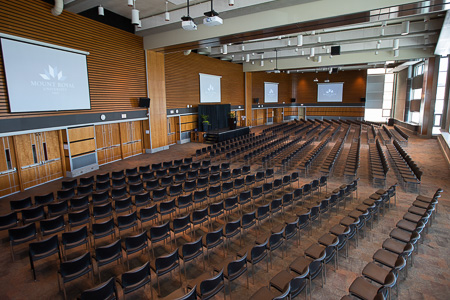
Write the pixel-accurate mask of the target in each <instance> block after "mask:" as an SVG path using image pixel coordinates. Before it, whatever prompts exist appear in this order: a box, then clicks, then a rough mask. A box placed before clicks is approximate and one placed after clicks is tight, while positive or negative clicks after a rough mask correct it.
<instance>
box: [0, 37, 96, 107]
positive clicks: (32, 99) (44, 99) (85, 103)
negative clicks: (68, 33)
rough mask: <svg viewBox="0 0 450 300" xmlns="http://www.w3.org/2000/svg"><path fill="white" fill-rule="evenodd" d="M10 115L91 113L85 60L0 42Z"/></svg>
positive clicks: (75, 54)
mask: <svg viewBox="0 0 450 300" xmlns="http://www.w3.org/2000/svg"><path fill="white" fill-rule="evenodd" d="M1 45H2V52H3V63H4V66H5V74H6V84H7V88H8V97H9V106H10V111H11V112H35V111H58V110H78V109H90V108H91V101H90V96H89V81H88V75H87V64H86V56H85V55H83V54H77V53H73V52H68V51H62V50H57V49H53V48H48V47H43V46H37V45H32V44H28V43H23V42H17V41H13V40H9V39H1Z"/></svg>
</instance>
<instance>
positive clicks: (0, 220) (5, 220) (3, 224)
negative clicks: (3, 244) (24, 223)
mask: <svg viewBox="0 0 450 300" xmlns="http://www.w3.org/2000/svg"><path fill="white" fill-rule="evenodd" d="M18 224H19V219H18V218H17V212H15V211H13V212H10V213H8V214H6V215H2V216H0V231H1V230H6V229H10V228H14V227H17V225H18Z"/></svg>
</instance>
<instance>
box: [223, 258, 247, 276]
mask: <svg viewBox="0 0 450 300" xmlns="http://www.w3.org/2000/svg"><path fill="white" fill-rule="evenodd" d="M227 269H228V278H229V279H230V280H232V278H233V277H234V278H237V277H238V276H240V275H241V274H242V273H243V272H245V270H247V253H245V255H244V256H242V257H240V258H239V259H236V260H234V261H232V262H230V263H228V265H227Z"/></svg>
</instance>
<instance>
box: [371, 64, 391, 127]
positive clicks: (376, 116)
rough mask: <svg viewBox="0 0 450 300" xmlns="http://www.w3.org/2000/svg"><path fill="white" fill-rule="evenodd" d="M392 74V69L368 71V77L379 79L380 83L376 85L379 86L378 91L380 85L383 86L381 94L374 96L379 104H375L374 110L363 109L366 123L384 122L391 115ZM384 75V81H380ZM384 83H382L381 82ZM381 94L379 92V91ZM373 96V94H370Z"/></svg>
mask: <svg viewBox="0 0 450 300" xmlns="http://www.w3.org/2000/svg"><path fill="white" fill-rule="evenodd" d="M391 72H392V69H385V68H377V69H368V70H367V74H368V75H375V76H378V75H379V76H378V77H381V79H380V80H381V81H380V82H377V83H376V84H377V85H379V89H378V90H381V88H382V85H384V88H383V91H382V93H380V94H379V95H376V101H377V102H378V103H379V104H375V108H374V107H373V106H372V108H366V109H365V117H364V118H365V119H366V120H367V121H374V122H386V121H387V120H388V119H389V118H390V117H391V114H392V100H393V93H394V79H395V76H394V74H393V73H391ZM383 75H384V80H383V79H382V78H383ZM383 81H384V82H383ZM380 92H381V91H380ZM372 95H373V94H372ZM372 97H373V96H372Z"/></svg>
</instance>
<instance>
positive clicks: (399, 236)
mask: <svg viewBox="0 0 450 300" xmlns="http://www.w3.org/2000/svg"><path fill="white" fill-rule="evenodd" d="M412 235H413V233H412V232H408V231H405V230H402V229H400V228H394V229H393V230H392V231H391V233H390V234H389V236H390V237H391V238H393V239H396V240H399V241H402V242H404V243H408V242H409V241H411V237H412Z"/></svg>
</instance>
